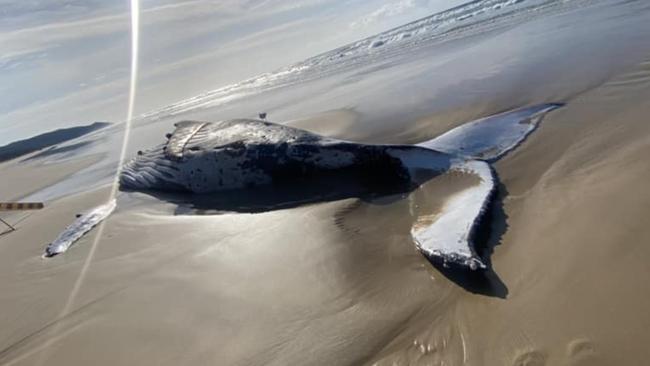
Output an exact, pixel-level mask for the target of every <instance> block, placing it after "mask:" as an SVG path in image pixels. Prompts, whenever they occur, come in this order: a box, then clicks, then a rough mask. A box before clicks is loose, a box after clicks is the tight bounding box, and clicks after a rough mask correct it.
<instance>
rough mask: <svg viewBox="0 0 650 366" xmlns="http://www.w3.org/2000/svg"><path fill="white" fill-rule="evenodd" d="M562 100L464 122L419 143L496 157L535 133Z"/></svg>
mask: <svg viewBox="0 0 650 366" xmlns="http://www.w3.org/2000/svg"><path fill="white" fill-rule="evenodd" d="M559 107H561V104H542V105H537V106H533V107H526V108H520V109H516V110H514V111H509V112H505V113H500V114H496V115H493V116H490V117H486V118H481V119H478V120H475V121H472V122H468V123H465V124H462V125H460V126H458V127H456V128H454V129H451V130H450V131H448V132H446V133H444V134H442V135H440V136H438V137H436V138H435V139H432V140H429V141H425V142H423V143H420V144H418V146H421V147H426V148H429V149H434V150H438V151H444V152H446V153H449V154H452V155H458V156H463V157H466V158H474V159H481V160H488V161H495V160H498V159H499V158H501V157H502V156H504V155H505V154H507V153H508V152H509V151H511V150H512V149H514V148H516V147H517V146H518V145H519V144H520V143H521V142H522V141H524V140H525V139H526V137H528V135H529V134H530V133H532V132H533V131H534V130H535V129H536V128H537V126H538V125H539V122H540V121H541V120H542V118H543V117H544V115H545V114H546V113H548V112H550V111H552V110H554V109H557V108H559Z"/></svg>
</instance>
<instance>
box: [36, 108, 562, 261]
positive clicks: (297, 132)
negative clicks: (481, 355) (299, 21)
mask: <svg viewBox="0 0 650 366" xmlns="http://www.w3.org/2000/svg"><path fill="white" fill-rule="evenodd" d="M560 106H561V104H556V103H554V104H542V105H536V106H532V107H526V108H520V109H516V110H512V111H509V112H505V113H501V114H497V115H494V116H490V117H486V118H482V119H479V120H476V121H472V122H468V123H465V124H463V125H460V126H458V127H456V128H454V129H452V130H450V131H448V132H446V133H444V134H442V135H440V136H438V137H436V138H434V139H431V140H427V141H424V142H422V143H419V144H417V145H399V144H363V143H357V142H352V141H345V140H340V139H334V138H330V137H326V136H321V135H318V134H315V133H312V132H309V131H305V130H301V129H298V128H294V127H289V126H285V125H281V124H276V123H271V122H268V121H264V120H253V119H235V120H227V121H219V122H202V121H182V122H178V123H176V124H175V127H176V128H175V130H174V131H173V132H172V133H170V134H168V135H167V141H166V142H164V143H162V144H160V145H158V146H156V147H154V148H152V149H149V150H146V151H139V152H138V154H137V156H136V157H134V158H133V159H132V160H131V161H129V162H128V163H126V164H125V165H124V166H123V167H122V169H121V172H120V177H119V183H120V189H121V190H136V191H148V192H174V193H181V194H183V193H186V194H189V196H192V197H195V198H196V197H198V198H197V200H198V201H210V199H211V197H212V198H214V197H217V198H216V200H215V199H213V200H212V201H211V202H215V201H216V202H217V205H219V204H221V205H224V204H225V203H224V202H226V201H228V202H230V203H232V202H233V201H234V202H237V201H242V200H246V199H247V198H248V199H249V201H248V202H247V203H246V204H245V205H244V204H242V205H239V206H238V205H237V204H235V205H231V206H229V208H230V209H234V211H245V212H253V211H254V210H253V209H251V205H250V203H251V202H250V197H252V200H255V199H256V197H258V196H255V194H254V193H255V192H258V191H260V190H264V189H268V187H272V188H273V187H277V188H278V189H277V190H275V188H273V189H271V191H270V192H271V194H270V196H275V198H274V199H275V202H274V203H273V205H271V206H270V207H275V208H278V207H285V206H282V204H281V203H282V201H292V202H294V204H295V202H297V203H298V204H301V203H305V202H317V201H324V200H332V199H337V198H346V197H363V196H364V195H368V194H384V193H397V192H410V191H412V190H415V189H417V188H418V187H419V186H420V185H422V184H423V183H425V182H426V181H428V180H430V179H432V178H435V177H436V176H437V175H440V174H446V173H448V172H452V173H453V172H459V173H462V174H469V175H473V176H475V177H476V178H477V179H476V181H477V182H478V183H477V184H475V185H472V186H471V187H465V188H463V189H461V190H460V191H458V192H454V193H453V194H450V196H449V197H445V200H444V205H443V207H442V210H441V212H439V213H437V214H435V215H424V216H423V217H418V218H417V219H416V220H415V222H414V223H413V226H412V228H411V236H412V238H413V241H414V243H415V245H416V247H417V248H418V249H419V250H420V251H421V252H422V253H423V254H424V255H425V256H427V257H428V258H429V259H431V260H434V261H441V262H442V263H443V264H444V265H449V264H455V265H459V266H461V267H466V268H470V269H479V268H486V264H485V261H484V259H482V258H480V257H479V256H478V255H477V253H476V248H475V244H476V243H475V238H476V236H477V230H478V227H479V225H480V223H481V222H482V220H483V218H484V216H485V212H486V210H487V208H488V207H489V204H490V202H491V200H492V197H493V193H494V190H495V187H496V182H497V176H496V174H495V172H494V170H493V169H492V167H491V166H490V163H492V162H494V161H496V160H498V159H500V158H501V157H503V156H504V155H505V154H507V153H508V152H510V151H512V150H514V149H515V148H516V147H517V146H519V145H520V144H521V143H522V142H523V141H524V140H525V139H526V137H527V136H528V135H530V134H531V133H532V132H533V131H534V130H535V129H536V128H537V127H538V125H539V123H540V122H541V120H542V118H543V116H544V115H545V114H546V113H547V112H549V111H552V110H554V109H556V108H558V107H560ZM287 187H288V188H287ZM313 187H317V189H316V190H314V189H313ZM287 191H288V192H290V195H289V196H290V198H287V196H285V195H283V194H278V192H285V193H286V192H287ZM267 196H269V195H267ZM285 203H286V202H285ZM91 216H92V215H91ZM95 216H97V215H95ZM95 216H92V217H95ZM97 217H98V218H99V217H100V216H97ZM103 218H104V216H102V217H101V218H99V219H97V220H103ZM93 220H95V219H93ZM93 220H90V221H93ZM86 221H89V220H86ZM86 221H84V222H80V224H79V225H76V224H75V223H73V224H72V225H70V227H68V228H67V229H66V231H69V232H74V231H75V228H77V227H78V231H82V232H81V235H83V233H85V232H86V231H88V230H90V228H92V226H94V224H96V222H94V221H93V222H92V223H89V222H86ZM95 221H96V220H95ZM91 224H92V225H91ZM81 235H75V236H74V237H75V238H78V237H80V236H81ZM75 240H76V239H75ZM59 244H60V243H59ZM56 245H57V243H56V242H53V243H51V244H50V247H52V246H56ZM70 245H71V243H67V242H66V245H64V246H61V245H58V246H56V247H57V248H60V247H65V250H67V248H68V247H69V246H70ZM48 248H49V247H48ZM58 253H59V252H57V254H58Z"/></svg>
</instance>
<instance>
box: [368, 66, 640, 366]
mask: <svg viewBox="0 0 650 366" xmlns="http://www.w3.org/2000/svg"><path fill="white" fill-rule="evenodd" d="M649 98H650V63H648V62H645V63H642V64H640V65H638V66H637V67H635V68H633V69H632V70H630V71H628V72H625V73H623V74H622V75H619V76H617V77H615V78H613V79H611V80H609V81H608V82H606V83H604V84H603V85H602V86H601V87H599V88H597V89H594V90H592V91H590V92H588V93H585V94H583V95H580V96H578V97H577V98H575V99H574V100H571V101H569V102H568V104H567V106H566V107H564V108H562V109H560V110H558V111H555V112H553V113H551V114H550V115H549V116H547V118H546V119H545V121H544V122H543V123H542V126H541V127H540V129H539V131H537V132H536V133H535V134H533V135H532V136H531V138H530V139H529V140H528V141H527V142H526V143H525V146H524V147H523V148H522V149H521V151H517V153H515V154H513V155H511V156H508V157H506V158H505V159H504V160H502V161H500V162H498V163H497V164H496V170H497V172H498V174H499V176H500V178H501V181H502V183H503V184H502V187H501V188H500V192H499V195H500V200H501V201H502V202H503V211H502V212H501V210H495V211H494V212H493V215H494V218H495V224H496V225H497V227H495V228H494V232H493V235H492V236H491V237H490V240H489V245H490V246H496V247H495V248H494V253H493V255H492V265H493V269H494V271H495V272H496V278H488V279H485V280H484V285H483V286H481V288H480V292H483V293H482V294H477V293H472V290H474V291H476V289H472V288H469V290H468V288H467V287H466V288H465V289H462V288H459V287H453V289H452V290H451V291H452V292H453V293H454V294H455V295H457V296H458V302H457V303H455V304H454V305H452V306H451V308H450V309H447V310H446V312H445V313H444V314H440V313H439V309H434V308H429V309H428V310H427V312H428V314H427V315H425V316H422V317H419V318H418V319H416V320H414V321H413V322H412V323H410V325H411V326H413V327H414V328H418V327H420V328H421V331H420V332H413V333H410V335H409V336H405V337H404V338H403V339H401V340H397V341H395V342H393V343H392V344H391V345H390V346H388V347H386V348H385V349H384V350H383V351H382V352H381V353H382V354H381V355H380V356H378V357H377V358H376V360H378V361H379V362H378V364H379V365H384V364H385V365H390V364H393V362H396V363H398V364H417V365H420V364H422V365H424V364H430V362H433V363H434V364H436V362H438V363H440V362H441V361H445V362H446V363H445V364H459V363H458V355H459V354H462V355H463V360H464V362H465V363H466V364H472V365H543V364H548V365H642V364H646V363H647V362H648V359H650V351H648V349H647V342H648V335H647V329H648V327H650V316H648V313H647V309H648V308H650V284H649V283H648V281H647V280H646V279H647V278H648V275H650V270H649V268H650V267H649V266H648V263H647V259H648V258H649V255H650V247H649V246H647V245H646V243H648V242H650V230H648V228H649V227H650V216H649V215H648V210H649V209H650V191H648V190H647V189H646V188H645V187H646V185H647V182H648V179H650V169H648V163H647V157H648V156H650V125H649V124H648V115H650V103H648V100H650V99H649ZM499 223H501V224H499ZM498 225H505V227H506V229H505V232H503V230H502V229H500V228H499V227H498ZM438 277H439V276H438ZM488 277H489V276H488ZM442 281H445V280H442ZM460 284H461V285H462V284H463V283H462V282H461V283H460ZM502 286H505V287H506V288H507V290H506V292H507V294H503V293H502V291H503V288H502ZM476 292H478V291H476ZM485 293H487V295H488V296H486V295H485ZM490 295H491V296H490ZM426 319H429V321H430V322H433V324H435V325H432V324H431V323H428V324H427V323H426ZM409 343H412V344H409ZM441 345H442V346H441Z"/></svg>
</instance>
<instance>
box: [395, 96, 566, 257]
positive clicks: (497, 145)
mask: <svg viewBox="0 0 650 366" xmlns="http://www.w3.org/2000/svg"><path fill="white" fill-rule="evenodd" d="M559 107H561V104H542V105H537V106H532V107H527V108H520V109H517V110H514V111H510V112H505V113H501V114H497V115H494V116H490V117H486V118H481V119H478V120H475V121H471V122H468V123H465V124H463V125H460V126H458V127H456V128H454V129H452V130H450V131H448V132H446V133H444V134H442V135H441V136H439V137H437V138H435V139H432V140H429V141H425V142H423V143H420V144H418V145H417V146H420V147H424V148H427V149H432V150H436V151H442V152H445V153H447V154H451V155H452V156H456V157H457V158H455V159H452V160H451V166H450V167H449V169H450V170H457V171H461V172H464V173H469V174H474V175H476V176H478V177H479V184H478V185H477V186H474V187H470V188H467V189H464V190H463V191H461V192H458V193H456V194H454V195H453V196H451V197H449V198H448V200H447V201H446V203H445V205H444V207H443V209H442V212H441V213H440V214H439V215H437V216H436V220H435V221H433V222H432V223H431V224H428V225H427V226H422V225H421V223H416V225H414V226H413V228H412V229H411V236H412V237H413V240H414V241H415V243H416V246H417V247H418V248H419V249H420V251H422V252H423V253H424V254H425V255H427V256H431V257H437V258H440V259H442V261H443V262H444V263H456V264H460V265H463V266H466V267H469V268H471V269H478V268H485V267H486V266H485V264H484V263H483V261H482V260H481V259H480V258H478V256H477V255H476V252H475V247H474V237H475V235H476V229H477V227H478V225H479V223H480V222H481V220H482V219H483V218H484V216H485V211H486V210H487V207H488V205H489V203H490V200H491V198H492V195H493V193H494V190H495V187H496V181H497V178H496V176H495V174H494V172H493V171H492V168H491V167H490V166H489V164H488V163H487V162H485V161H496V160H498V159H499V158H501V157H503V156H504V155H505V154H507V153H508V152H510V151H512V150H513V149H514V148H516V147H517V146H519V145H520V144H521V143H522V142H523V141H524V140H525V139H526V137H528V135H529V134H530V133H532V132H533V131H534V130H535V129H536V128H537V126H538V125H539V123H540V122H541V120H542V118H543V117H544V115H545V114H546V113H548V112H550V111H552V110H554V109H557V108H559ZM442 155H446V154H442ZM471 159H481V160H471ZM427 160H428V159H427V158H426V157H424V155H420V154H415V155H414V156H413V157H411V158H409V159H407V160H404V162H405V163H406V164H410V165H412V166H421V165H426V163H427Z"/></svg>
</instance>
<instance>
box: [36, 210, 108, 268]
mask: <svg viewBox="0 0 650 366" xmlns="http://www.w3.org/2000/svg"><path fill="white" fill-rule="evenodd" d="M116 205H117V203H116V201H115V199H111V200H110V201H108V202H107V203H105V204H103V205H100V206H97V207H95V208H93V209H92V210H90V211H88V212H86V213H84V214H83V215H81V216H79V217H78V218H77V219H76V220H75V221H74V222H73V223H72V224H70V226H68V227H67V228H65V230H63V232H62V233H61V234H59V236H58V237H57V238H56V239H55V240H54V241H53V242H51V243H50V244H49V245H48V246H47V248H46V249H45V254H44V256H45V257H53V256H55V255H57V254H61V253H63V252H65V251H66V250H68V248H70V246H72V244H74V243H75V242H76V241H77V240H79V239H80V238H81V237H82V236H84V235H85V234H86V233H87V232H89V231H90V230H91V229H92V228H93V227H95V226H96V225H97V224H99V223H100V222H102V221H103V220H104V219H106V218H107V217H108V216H109V215H110V214H111V213H112V212H113V210H115V206H116Z"/></svg>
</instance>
